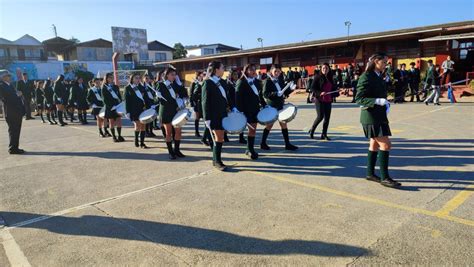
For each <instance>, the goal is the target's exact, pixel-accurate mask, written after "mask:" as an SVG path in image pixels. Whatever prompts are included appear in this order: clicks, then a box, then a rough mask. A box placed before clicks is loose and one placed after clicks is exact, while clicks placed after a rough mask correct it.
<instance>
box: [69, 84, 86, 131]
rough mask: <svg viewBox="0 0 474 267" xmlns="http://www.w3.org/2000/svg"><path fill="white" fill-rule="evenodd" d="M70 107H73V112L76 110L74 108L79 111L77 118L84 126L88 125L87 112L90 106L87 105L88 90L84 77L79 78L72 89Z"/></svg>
mask: <svg viewBox="0 0 474 267" xmlns="http://www.w3.org/2000/svg"><path fill="white" fill-rule="evenodd" d="M69 107H71V108H72V110H74V108H76V109H77V117H78V119H79V122H80V123H81V124H82V125H85V124H88V123H87V110H88V109H89V105H88V104H87V88H86V85H85V84H84V79H83V78H82V77H77V78H76V80H75V81H74V84H73V85H72V87H71V93H70V95H69ZM72 119H73V115H71V120H72Z"/></svg>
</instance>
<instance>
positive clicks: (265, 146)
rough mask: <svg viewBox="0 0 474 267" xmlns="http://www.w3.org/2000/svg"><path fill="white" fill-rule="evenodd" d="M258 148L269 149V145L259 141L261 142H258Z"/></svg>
mask: <svg viewBox="0 0 474 267" xmlns="http://www.w3.org/2000/svg"><path fill="white" fill-rule="evenodd" d="M260 149H263V150H270V147H269V146H268V145H267V144H266V143H261V144H260Z"/></svg>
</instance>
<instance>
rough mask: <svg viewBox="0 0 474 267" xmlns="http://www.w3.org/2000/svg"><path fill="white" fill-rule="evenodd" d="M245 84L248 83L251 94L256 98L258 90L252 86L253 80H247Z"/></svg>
mask: <svg viewBox="0 0 474 267" xmlns="http://www.w3.org/2000/svg"><path fill="white" fill-rule="evenodd" d="M247 82H248V83H249V85H250V88H252V91H253V93H254V94H255V95H256V96H258V90H257V87H256V86H255V84H254V81H253V80H250V81H249V80H247Z"/></svg>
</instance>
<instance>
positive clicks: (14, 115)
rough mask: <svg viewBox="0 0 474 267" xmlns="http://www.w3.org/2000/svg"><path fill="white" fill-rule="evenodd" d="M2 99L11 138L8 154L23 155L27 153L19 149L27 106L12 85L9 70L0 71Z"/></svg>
mask: <svg viewBox="0 0 474 267" xmlns="http://www.w3.org/2000/svg"><path fill="white" fill-rule="evenodd" d="M0 99H1V100H2V101H3V104H4V107H5V121H6V122H7V124H8V136H9V138H10V144H9V146H8V152H9V153H10V154H23V153H25V151H24V150H23V149H20V148H19V144H20V131H21V122H22V118H23V116H24V115H25V106H24V104H23V101H22V98H21V93H20V92H17V91H15V89H14V88H13V86H12V85H11V74H10V72H9V71H8V70H0ZM30 99H31V98H30Z"/></svg>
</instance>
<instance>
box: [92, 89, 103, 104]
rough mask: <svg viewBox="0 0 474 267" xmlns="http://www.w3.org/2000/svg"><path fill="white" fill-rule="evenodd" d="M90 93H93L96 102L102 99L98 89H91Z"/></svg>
mask: <svg viewBox="0 0 474 267" xmlns="http://www.w3.org/2000/svg"><path fill="white" fill-rule="evenodd" d="M92 92H93V93H94V95H95V98H97V100H98V101H102V97H101V96H100V94H99V89H97V87H93V88H92Z"/></svg>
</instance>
